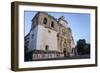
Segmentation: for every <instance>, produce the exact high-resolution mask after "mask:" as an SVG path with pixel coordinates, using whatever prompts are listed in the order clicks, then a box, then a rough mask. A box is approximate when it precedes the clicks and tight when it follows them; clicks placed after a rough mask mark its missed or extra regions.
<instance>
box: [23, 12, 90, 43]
mask: <svg viewBox="0 0 100 73" xmlns="http://www.w3.org/2000/svg"><path fill="white" fill-rule="evenodd" d="M36 13H37V12H35V11H24V25H25V28H24V35H27V34H28V33H29V31H30V28H31V24H32V22H31V20H32V18H33V17H34V16H35V14H36ZM47 13H48V14H49V15H51V16H53V17H54V18H56V19H59V17H61V16H64V17H65V20H66V21H67V22H68V26H69V27H70V28H71V30H72V35H73V38H74V42H75V44H76V42H77V41H78V40H79V39H85V40H86V42H87V43H90V14H87V13H86V14H83V13H67V12H66V13H64V12H47Z"/></svg>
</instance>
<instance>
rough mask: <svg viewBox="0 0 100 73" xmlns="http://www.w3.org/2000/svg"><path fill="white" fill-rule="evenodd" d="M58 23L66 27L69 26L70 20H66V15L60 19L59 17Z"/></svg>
mask: <svg viewBox="0 0 100 73" xmlns="http://www.w3.org/2000/svg"><path fill="white" fill-rule="evenodd" d="M58 23H59V24H61V25H63V26H64V27H66V28H68V22H67V21H66V20H65V17H64V16H61V17H60V18H59V19H58Z"/></svg>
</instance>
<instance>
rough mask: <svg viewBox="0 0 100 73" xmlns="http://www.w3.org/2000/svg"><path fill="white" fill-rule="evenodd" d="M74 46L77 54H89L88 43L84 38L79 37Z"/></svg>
mask: <svg viewBox="0 0 100 73" xmlns="http://www.w3.org/2000/svg"><path fill="white" fill-rule="evenodd" d="M76 48H77V52H78V55H85V54H90V44H87V43H86V40H85V39H79V40H78V41H77V45H76Z"/></svg>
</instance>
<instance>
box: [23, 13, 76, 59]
mask: <svg viewBox="0 0 100 73" xmlns="http://www.w3.org/2000/svg"><path fill="white" fill-rule="evenodd" d="M24 39H25V46H27V48H28V51H29V52H31V59H32V60H35V59H52V58H64V57H66V58H67V57H70V56H73V55H74V51H73V48H74V39H73V36H72V30H71V28H70V27H69V24H68V22H67V21H66V20H65V19H64V16H61V17H60V18H58V19H56V18H55V17H53V16H51V15H50V14H48V13H46V12H37V14H36V15H35V16H34V17H33V19H32V25H31V29H30V32H29V33H28V34H27V35H26V36H25V38H24Z"/></svg>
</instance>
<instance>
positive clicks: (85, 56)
mask: <svg viewBox="0 0 100 73" xmlns="http://www.w3.org/2000/svg"><path fill="white" fill-rule="evenodd" d="M89 58H90V55H78V56H72V57H64V58H53V59H35V60H33V61H44V60H69V59H89Z"/></svg>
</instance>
